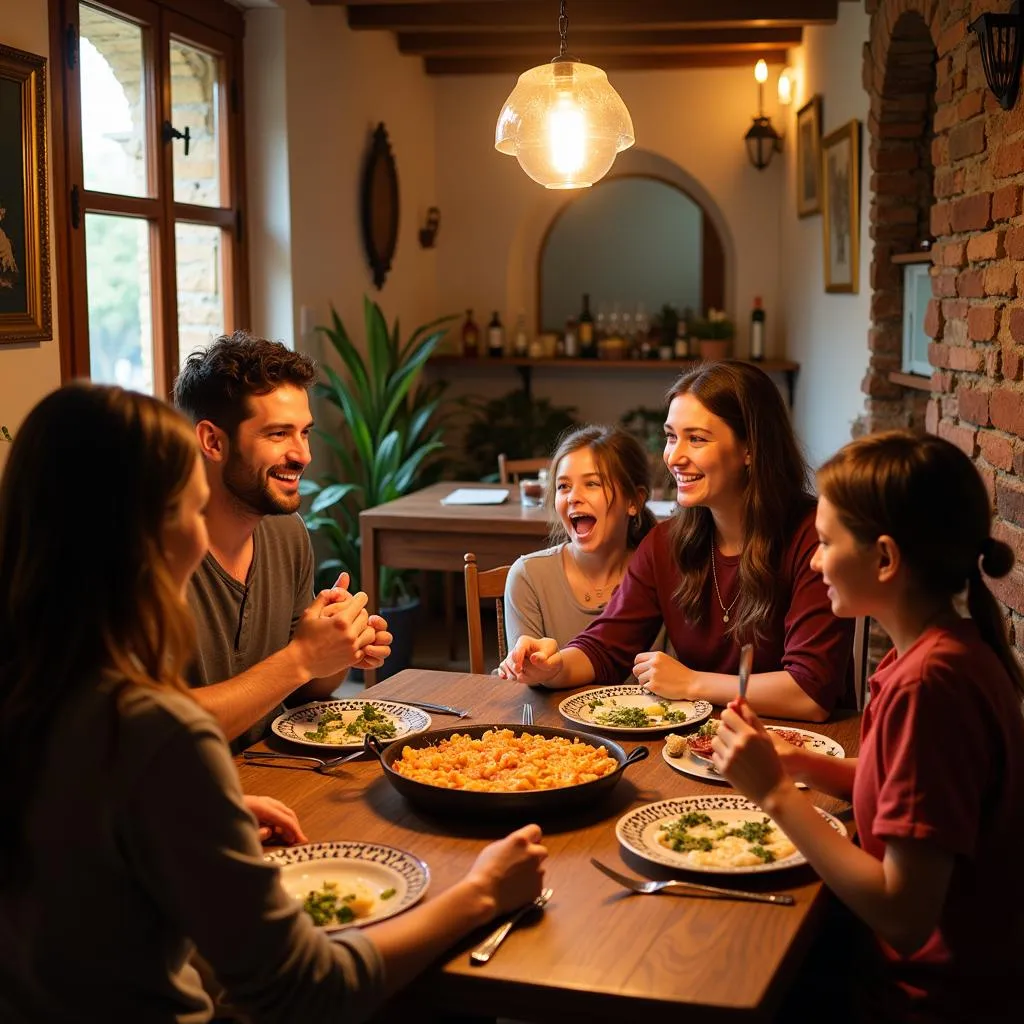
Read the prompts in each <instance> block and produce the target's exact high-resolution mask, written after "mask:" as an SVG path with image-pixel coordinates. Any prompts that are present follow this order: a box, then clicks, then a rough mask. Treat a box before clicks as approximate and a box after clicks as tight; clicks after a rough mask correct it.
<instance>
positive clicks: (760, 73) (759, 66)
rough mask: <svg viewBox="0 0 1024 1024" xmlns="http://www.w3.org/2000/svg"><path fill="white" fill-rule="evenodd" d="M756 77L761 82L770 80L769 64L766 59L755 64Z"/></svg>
mask: <svg viewBox="0 0 1024 1024" xmlns="http://www.w3.org/2000/svg"><path fill="white" fill-rule="evenodd" d="M754 78H756V79H757V81H758V82H760V83H761V84H764V83H765V82H767V81H768V65H767V63H766V62H765V61H763V60H759V61H758V62H757V63H756V64H755V65H754Z"/></svg>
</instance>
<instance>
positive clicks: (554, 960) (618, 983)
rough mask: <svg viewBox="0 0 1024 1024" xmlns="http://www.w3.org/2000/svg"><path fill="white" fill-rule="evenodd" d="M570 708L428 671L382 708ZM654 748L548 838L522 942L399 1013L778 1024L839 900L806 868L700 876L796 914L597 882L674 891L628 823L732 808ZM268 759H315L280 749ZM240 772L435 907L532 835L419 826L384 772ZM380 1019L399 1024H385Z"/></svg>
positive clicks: (380, 691)
mask: <svg viewBox="0 0 1024 1024" xmlns="http://www.w3.org/2000/svg"><path fill="white" fill-rule="evenodd" d="M566 695H567V694H566V692H565V691H562V692H560V693H558V692H547V691H537V690H531V689H528V688H526V687H522V686H519V685H517V684H515V683H509V682H504V681H501V680H498V679H497V678H495V677H492V676H474V675H469V674H464V673H452V672H433V671H426V670H423V669H408V670H406V671H404V672H400V673H398V674H397V675H395V676H393V677H392V678H390V679H388V680H386V681H385V682H383V683H380V684H379V685H378V688H377V689H376V690H375V691H374V696H375V697H380V698H382V699H383V698H388V699H393V700H401V699H403V698H406V699H410V700H415V699H421V700H432V701H436V702H439V703H442V704H451V705H455V706H456V707H464V708H468V709H470V711H471V712H472V714H471V717H469V718H466V719H463V720H462V721H463V722H465V723H466V725H473V724H487V723H492V722H519V721H521V711H522V706H523V704H524V703H526V702H529V703H530V704H532V705H533V708H534V714H535V720H536V722H537V724H538V725H542V724H543V725H565V724H567V723H565V722H564V721H563V720H562V719H561V718H560V716H559V714H558V702H559V701H560V700H561V699H562V698H564V697H565V696H566ZM433 721H434V727H436V728H445V727H448V726H451V725H453V724H456V723H457V722H458V720H457V719H454V718H451V717H449V716H442V715H437V714H435V715H433ZM858 727H859V722H858V719H857V718H856V717H848V718H846V719H844V720H841V721H838V722H833V723H829V724H826V725H815V726H814V729H815V730H816V731H820V732H822V733H824V734H826V735H828V736H831V737H833V738H834V739H836V740H838V742H839V743H841V744H842V745H843V747H844V748H845V749H846V752H847V754H849V755H851V756H853V755H855V754H856V752H857V736H858ZM645 743H646V745H647V746H648V747H650V750H651V756H650V757H649V758H648V759H647V760H646V761H642V762H641V763H639V764H637V765H634V766H632V767H630V768H627V769H626V772H625V774H624V776H623V778H622V779H621V780H620V781H619V783H618V785H617V786H616V787H615V789H614V790H613V791H612V793H611V795H610V796H609V797H608V798H607V799H606V800H604V801H603V802H601V803H600V804H599V805H598V806H596V807H594V808H593V809H592V810H591V811H588V812H586V813H576V814H573V815H566V816H563V817H561V818H556V819H555V820H549V821H542V822H540V824H541V825H542V826H543V828H544V830H545V843H546V844H547V846H548V849H549V850H550V858H549V860H548V864H547V884H548V885H550V886H551V887H552V888H553V889H554V896H553V898H552V900H551V903H550V904H549V907H548V910H547V911H546V912H545V913H544V915H542V916H541V917H540V918H539V919H538V920H535V921H531V922H527V923H525V924H523V925H521V926H519V927H517V928H516V929H515V930H514V931H513V933H512V935H510V936H509V938H508V940H507V941H506V943H505V945H504V946H503V947H502V948H501V950H500V952H499V953H498V954H496V956H495V957H494V959H493V960H492V961H491V962H490V963H489V964H487V965H486V966H484V967H472V966H470V964H469V958H468V955H467V951H468V950H469V948H470V947H471V946H472V945H474V944H475V943H476V942H479V941H480V939H481V938H482V937H483V934H486V933H485V932H481V933H479V934H476V935H474V936H472V937H471V940H467V941H466V942H465V943H463V944H462V945H461V946H459V947H457V948H456V949H455V950H453V951H451V952H450V953H449V954H445V956H444V957H443V958H442V959H441V961H440V962H439V964H438V966H437V967H436V968H434V969H432V970H431V971H429V972H427V974H425V975H424V976H423V977H421V979H420V980H419V981H418V982H416V983H415V984H414V986H413V987H412V989H411V990H410V991H409V992H408V993H407V994H406V995H405V996H404V997H402V999H403V1005H406V1002H408V1003H409V1005H410V1006H414V1007H419V1008H420V1009H421V1010H422V1009H423V1008H424V1007H429V1008H430V1009H434V1010H442V1011H446V1012H460V1013H479V1014H489V1015H491V1016H495V1015H500V1016H503V1017H504V1016H511V1017H517V1018H521V1019H524V1020H529V1021H540V1022H549V1021H550V1022H556V1021H557V1022H562V1021H595V1022H596V1021H606V1020H607V1021H615V1022H616V1024H626V1022H630V1021H637V1020H641V1019H644V1018H643V1017H642V1016H641V1015H647V1014H655V1015H657V1016H655V1017H652V1018H650V1019H652V1020H657V1019H662V1020H667V1019H679V1020H686V1021H688V1022H689V1021H704V1020H721V1019H723V1018H726V1017H729V1018H733V1019H735V1018H737V1017H739V1018H741V1019H743V1020H762V1019H769V1018H770V1017H771V1015H772V1013H773V1011H774V1010H775V1009H776V1007H777V1005H778V1003H779V1000H780V999H781V997H782V995H783V994H784V992H785V991H786V989H787V987H788V986H789V984H790V983H791V981H792V978H793V976H794V974H795V972H796V970H797V968H798V967H799V964H800V962H801V960H802V958H803V956H804V953H805V952H806V950H807V948H808V947H809V945H810V943H811V942H812V941H813V939H814V936H815V933H816V931H817V927H818V922H819V918H820V912H821V910H822V909H823V901H824V900H825V899H828V898H830V897H828V895H827V894H826V893H825V892H824V890H823V887H822V885H821V883H820V881H819V880H818V879H817V877H816V876H815V875H814V873H813V872H812V871H811V870H810V869H809V868H807V867H803V868H794V869H792V870H789V871H782V872H778V873H768V874H763V875H740V876H735V877H732V876H720V877H709V876H707V875H696V874H695V875H693V877H694V878H695V879H696V880H698V881H701V880H704V881H712V882H713V883H717V884H721V885H725V886H733V887H735V888H743V889H758V890H763V891H782V892H788V893H791V894H792V895H793V896H794V897H795V899H796V905H795V906H793V907H780V906H771V905H766V904H757V903H741V902H738V901H726V900H716V899H713V898H689V897H677V896H670V895H669V896H666V895H661V896H634V895H629V894H627V893H626V892H625V891H624V890H622V889H621V888H620V887H619V886H617V885H616V884H615V883H614V882H612V881H611V879H608V878H606V877H605V876H604V875H602V874H600V873H599V872H598V871H597V870H596V869H595V868H594V867H592V866H591V864H590V862H589V861H590V858H591V857H597V858H598V859H599V860H602V861H604V862H605V863H606V864H609V865H610V866H612V867H614V868H617V869H621V870H623V871H624V872H625V873H626V874H631V875H634V876H638V875H639V876H646V877H649V878H667V877H671V876H672V872H670V871H668V870H666V869H662V868H658V867H656V866H655V865H652V864H648V863H647V862H646V861H642V860H640V859H638V858H636V857H634V856H633V855H632V854H629V853H627V852H626V851H624V850H622V849H621V848H620V846H619V844H618V841H617V840H616V838H615V822H616V821H617V820H618V818H619V817H621V816H622V815H623V814H625V813H627V812H628V811H629V810H630V809H632V808H635V807H638V806H640V805H641V804H645V803H650V802H653V801H655V800H660V799H665V798H669V797H674V796H691V795H701V794H708V793H721V792H723V791H724V792H726V793H730V792H732V790H731V789H729V788H727V787H725V786H724V785H723V786H713V785H710V784H704V783H701V782H699V781H698V780H696V779H692V778H690V777H689V776H686V775H682V774H680V773H679V772H676V771H674V770H673V769H672V768H670V767H669V766H668V765H667V764H666V763H665V762H664V761H663V760H662V757H661V748H662V745H663V741H662V739H661V738H660V737H652V738H650V739H647V740H645ZM623 745H624V746H625V747H626V748H627V749H632V748H633V747H634V746H636V744H634V743H630V742H624V743H623ZM269 746H272V747H273V748H274V749H277V750H286V749H287V750H292V751H293V752H295V753H300V752H308V748H299V747H298V746H295V745H293V744H286V743H284V742H282V741H280V740H278V739H277V738H273V739H272V740H271V742H270V744H269ZM259 748H264V749H265V746H264V745H262V744H261V745H259ZM239 770H240V774H241V778H242V785H243V787H244V789H245V790H246V792H249V793H261V794H268V795H270V796H274V797H277V798H278V799H280V800H283V801H285V802H286V803H288V804H290V805H291V806H292V807H293V808H294V809H295V811H296V812H297V813H298V815H299V818H300V820H301V821H302V824H303V827H304V829H305V831H306V833H307V835H308V836H309V838H310V841H311V842H326V841H330V840H345V839H351V840H359V839H362V840H372V841H376V842H381V843H387V844H389V845H392V846H397V847H400V848H402V849H404V850H408V851H409V852H410V853H412V854H414V855H415V856H417V857H420V858H422V859H423V860H425V861H426V862H427V863H428V864H429V865H430V870H431V876H432V877H431V883H430V892H429V893H428V895H427V899H429V898H430V894H431V893H437V892H440V891H441V890H442V889H444V888H447V887H448V886H449V885H451V884H452V883H454V882H456V881H457V880H458V879H460V878H462V877H464V875H465V874H466V872H467V870H468V868H469V866H470V864H471V863H472V861H473V858H474V857H475V856H476V854H477V853H478V852H479V851H480V849H481V848H482V847H483V846H484V844H485V843H486V842H488V841H490V840H491V839H494V838H497V837H498V836H500V835H502V834H504V832H506V831H508V830H509V829H510V828H511V827H513V826H515V825H516V824H519V823H517V822H514V821H510V822H508V823H503V825H502V826H500V827H494V826H490V825H484V824H477V823H474V822H471V821H459V820H452V819H443V818H437V817H433V816H430V815H427V814H424V813H421V812H419V811H418V810H416V809H415V808H414V807H413V806H412V805H411V804H409V803H408V802H407V801H406V800H405V799H404V798H403V797H401V796H400V795H399V794H398V793H397V792H396V791H395V790H394V789H393V788H392V787H391V785H390V783H388V781H387V780H386V779H385V778H384V777H383V775H382V771H381V768H380V765H379V764H378V763H377V762H376V761H375V760H372V761H371V760H366V761H363V760H359V761H356V762H352V763H350V764H347V765H345V766H343V767H341V768H339V769H338V770H337V772H336V774H335V775H334V776H331V777H328V776H326V775H320V774H317V773H316V772H313V771H311V770H306V769H291V770H289V769H284V768H281V767H265V766H261V765H258V764H252V763H248V762H244V763H242V764H241V765H240V769H239ZM813 799H814V801H815V802H816V803H818V804H819V805H820V806H822V807H823V808H825V809H826V810H830V811H833V812H840V813H842V812H844V811H845V810H846V809H847V808H848V805H846V804H842V803H840V802H839V801H836V800H833V799H831V798H829V797H825V796H822V795H821V794H813ZM848 817H849V816H848V815H845V814H844V818H847V819H848ZM723 879H724V881H723ZM395 1012H397V1010H396V1011H395ZM389 1013H390V1011H389ZM666 1014H667V1015H668V1016H666ZM383 1019H388V1020H391V1019H395V1018H393V1017H392V1016H390V1015H388V1014H386V1015H385V1017H384V1018H383Z"/></svg>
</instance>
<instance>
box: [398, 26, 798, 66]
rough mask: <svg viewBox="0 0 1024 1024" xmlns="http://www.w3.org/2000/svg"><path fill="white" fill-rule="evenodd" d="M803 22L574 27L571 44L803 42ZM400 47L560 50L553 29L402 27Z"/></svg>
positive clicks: (453, 52)
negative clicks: (639, 28)
mask: <svg viewBox="0 0 1024 1024" xmlns="http://www.w3.org/2000/svg"><path fill="white" fill-rule="evenodd" d="M802 35H803V30H802V29H799V28H759V29H756V28H743V29H727V30H721V29H671V30H668V31H663V32H638V31H635V30H634V31H626V32H574V33H573V35H572V45H571V47H570V49H571V50H572V52H573V53H574V54H576V55H577V56H578V57H580V58H581V59H586V58H587V57H588V56H591V55H596V54H605V53H635V52H638V51H642V52H644V53H687V52H690V51H693V50H700V49H705V48H711V49H714V50H743V51H747V52H749V51H752V50H757V49H763V48H770V49H778V48H779V47H780V46H799V45H800V40H801V37H802ZM398 49H399V51H400V52H402V53H408V54H419V55H420V56H425V57H474V56H476V57H494V56H512V55H515V54H538V53H544V52H545V51H546V50H550V51H551V55H552V56H554V55H555V54H556V53H557V52H558V38H557V33H552V32H486V33H485V32H399V33H398Z"/></svg>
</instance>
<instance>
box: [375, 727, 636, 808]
mask: <svg viewBox="0 0 1024 1024" xmlns="http://www.w3.org/2000/svg"><path fill="white" fill-rule="evenodd" d="M489 729H509V730H511V731H512V732H513V733H514V734H515V735H516V736H519V735H521V734H522V733H524V732H528V733H531V734H532V735H536V736H546V737H553V736H564V737H565V738H566V739H570V740H579V741H580V742H581V743H589V744H590V745H591V746H593V747H604V749H605V750H607V751H608V754H609V755H610V756H611V757H612V758H614V759H615V761H617V762H618V767H617V768H616V769H615V770H614V771H613V772H610V773H609V774H608V775H604V776H602V777H601V778H600V779H594V780H593V781H591V782H583V783H580V784H579V785H578V786H561V787H559V788H558V789H537V790H530V791H528V792H516V793H481V792H477V791H475V790H467V789H448V788H447V787H444V786H431V785H428V784H427V783H425V782H417V781H415V780H414V779H409V778H406V776H404V775H400V774H399V773H398V772H397V771H395V769H394V768H393V767H392V765H394V763H395V761H397V760H398V759H399V758H401V756H402V753H403V751H404V750H405V748H406V747H413V748H420V747H432V746H437V744H438V743H440V742H441V741H442V740H446V739H448V738H449V737H451V736H454V735H455V734H456V733H458V734H459V735H462V736H470V737H472V738H473V739H479V738H480V737H481V736H483V734H484V733H485V732H487V731H488V730H489ZM366 747H367V749H368V750H370V751H371V752H372V753H374V754H376V755H377V757H378V758H379V759H380V764H381V767H382V768H383V769H384V777H385V778H386V779H387V780H388V782H390V783H391V785H392V786H394V787H395V789H397V790H398V792H399V793H401V794H402V795H403V796H404V797H405V798H406V799H407V800H409V801H410V803H413V804H416V805H417V806H418V807H422V808H423V809H424V810H426V811H432V812H435V813H437V814H461V815H465V816H466V817H472V818H497V817H502V816H504V815H515V816H521V815H533V816H538V817H539V816H541V815H549V814H555V813H563V812H565V811H574V810H581V809H583V808H587V807H592V806H594V805H595V804H596V803H598V802H599V801H601V800H603V799H604V798H605V797H606V796H607V795H608V794H609V793H610V792H611V791H612V790H613V789H614V788H615V786H616V784H617V783H618V781H619V779H620V778H621V777H622V773H623V772H624V771H625V770H626V768H628V767H629V766H630V765H631V764H636V763H637V762H638V761H643V760H644V758H646V757H647V756H648V754H649V753H650V751H649V750H648V749H647V747H636V748H635V749H634V750H632V751H630V752H629V753H628V754H627V753H626V751H625V750H624V749H623V748H622V747H621V746H620V745H619V744H618V743H616V742H615V741H614V740H610V739H607V738H606V737H604V736H597V735H594V734H593V733H588V732H577V731H575V730H573V729H559V728H555V727H552V726H547V725H510V724H508V723H500V724H494V725H471V726H461V727H459V726H456V727H455V728H452V729H435V730H431V731H430V732H421V733H417V734H416V735H415V736H407V737H405V738H404V739H400V740H395V741H394V742H393V743H389V744H388V745H387V746H384V745H383V744H382V743H381V742H380V740H378V739H377V738H376V737H374V736H369V735H367V737H366Z"/></svg>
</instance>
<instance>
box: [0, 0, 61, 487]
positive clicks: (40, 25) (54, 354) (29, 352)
mask: <svg viewBox="0 0 1024 1024" xmlns="http://www.w3.org/2000/svg"><path fill="white" fill-rule="evenodd" d="M0 42H2V43H4V44H5V45H6V46H13V47H14V48H15V49H18V50H26V51H28V52H29V53H36V54H39V55H41V56H43V57H48V56H49V52H50V41H49V34H48V27H47V15H46V4H45V3H39V2H37V3H29V4H26V3H24V2H20V0H0ZM50 88H51V86H50V80H49V67H47V81H46V91H47V120H48V121H49V118H50V112H51V110H52V102H53V101H52V96H51V93H50ZM47 133H48V135H47V137H48V138H49V124H48V125H47ZM50 160H51V163H48V165H47V173H48V175H49V176H50V190H51V192H52V187H53V186H52V169H53V168H52V147H51V156H50ZM50 228H51V230H50V259H51V263H52V261H53V260H54V259H55V256H56V254H55V252H54V248H53V243H54V237H53V215H52V208H51V214H50ZM50 299H51V302H52V303H53V329H54V340H53V341H44V342H41V343H33V344H18V345H0V423H2V424H4V425H5V426H6V427H7V428H8V429H9V430H10V431H11V433H12V434H13V433H17V430H18V424H19V423H21V421H22V420H23V419H24V418H25V416H26V415H27V413H28V412H29V410H30V409H31V408H32V406H34V405H35V404H36V402H38V401H39V399H40V398H42V397H43V395H45V394H47V393H48V392H50V391H52V390H53V389H54V388H55V387H57V386H58V385H59V384H60V352H59V349H58V341H57V340H56V339H57V338H58V337H59V330H60V325H59V324H58V323H57V289H56V281H55V280H54V279H53V278H52V273H51V282H50ZM8 447H9V446H8V445H7V444H5V443H3V442H2V441H0V470H2V469H3V465H4V462H5V461H6V459H7V451H8Z"/></svg>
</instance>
